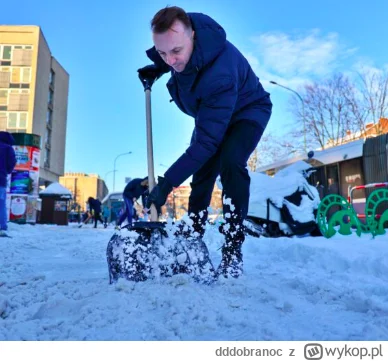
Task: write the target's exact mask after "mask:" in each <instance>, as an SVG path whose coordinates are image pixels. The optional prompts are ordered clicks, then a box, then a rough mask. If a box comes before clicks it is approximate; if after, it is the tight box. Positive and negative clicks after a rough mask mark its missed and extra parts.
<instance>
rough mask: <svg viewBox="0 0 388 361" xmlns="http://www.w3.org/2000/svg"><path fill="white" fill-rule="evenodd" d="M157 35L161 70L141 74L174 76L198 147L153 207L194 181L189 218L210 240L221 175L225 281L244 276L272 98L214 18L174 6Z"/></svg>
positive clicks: (152, 54) (156, 27) (160, 187)
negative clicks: (253, 181)
mask: <svg viewBox="0 0 388 361" xmlns="http://www.w3.org/2000/svg"><path fill="white" fill-rule="evenodd" d="M151 29H152V36H153V43H154V46H153V47H152V48H151V49H149V50H148V51H147V55H148V57H149V58H150V59H151V60H152V61H153V64H151V65H147V66H145V67H144V68H141V69H139V70H138V72H139V77H140V79H141V80H142V81H143V82H144V81H145V79H148V78H153V79H157V78H159V77H160V76H162V75H163V74H164V73H167V72H170V73H171V77H170V79H169V81H168V83H167V88H168V90H169V92H170V95H171V98H172V100H173V101H174V102H175V104H176V105H177V106H178V108H179V109H180V110H181V111H182V112H184V113H185V114H187V115H189V116H191V117H193V118H194V121H195V126H194V131H193V134H192V138H191V143H190V146H189V147H188V148H187V149H186V151H185V152H184V153H183V154H182V156H181V157H180V158H179V159H177V161H176V162H175V163H174V164H173V165H172V166H171V167H170V168H169V169H168V170H167V171H166V173H165V174H164V177H158V184H157V186H156V187H155V188H154V189H153V190H152V192H151V193H150V196H149V197H148V204H147V208H149V205H150V204H151V203H154V204H155V205H157V206H161V205H163V204H164V203H165V202H166V198H167V195H168V194H169V193H170V192H171V190H172V189H173V187H177V186H179V185H180V184H182V183H183V182H184V181H185V180H186V179H187V178H189V177H190V176H193V178H192V183H191V188H192V191H191V195H190V198H189V216H190V217H191V218H192V220H193V222H194V225H193V228H194V230H195V231H197V232H199V233H200V235H203V233H204V224H205V221H206V219H207V208H208V206H209V204H210V200H211V194H212V191H213V187H214V183H215V180H216V178H217V177H218V176H219V175H221V182H222V185H223V196H222V197H223V201H224V202H223V212H224V216H225V221H226V224H225V227H223V228H222V232H223V233H224V234H225V244H224V245H223V247H222V261H221V264H220V266H219V268H218V274H219V275H220V274H222V275H224V276H225V277H228V276H233V277H238V276H239V275H241V273H242V269H243V260H242V253H241V246H242V244H243V242H244V239H245V238H244V232H243V221H244V219H245V218H246V216H247V213H248V204H249V186H250V177H249V174H248V171H247V168H246V167H247V160H248V158H249V156H250V154H251V153H252V152H253V151H254V149H255V148H256V146H257V144H258V142H259V140H260V138H261V136H262V134H263V132H264V130H265V128H266V126H267V124H268V121H269V119H270V116H271V109H272V103H271V100H270V95H269V93H267V92H266V91H265V90H264V89H263V86H262V85H261V83H260V81H259V78H258V77H257V76H256V75H255V73H254V72H253V70H252V68H251V66H250V65H249V63H248V61H247V60H246V58H245V57H244V56H243V55H242V54H241V53H240V51H239V50H238V49H237V48H236V47H235V46H234V45H233V44H231V43H230V42H229V41H228V40H226V33H225V30H224V29H223V28H222V27H221V25H219V24H218V23H217V22H216V21H215V20H213V19H212V18H210V17H209V16H207V15H205V14H201V13H186V12H185V11H184V10H183V9H181V8H179V7H176V6H173V7H166V8H164V9H162V10H160V11H159V12H158V13H157V14H156V15H155V16H154V17H153V19H152V21H151Z"/></svg>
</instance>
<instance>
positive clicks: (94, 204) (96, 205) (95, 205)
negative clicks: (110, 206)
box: [88, 197, 106, 228]
mask: <svg viewBox="0 0 388 361" xmlns="http://www.w3.org/2000/svg"><path fill="white" fill-rule="evenodd" d="M88 203H89V209H90V212H91V213H92V214H93V218H94V228H97V221H100V222H101V223H102V224H104V221H103V220H102V218H101V202H100V201H99V200H98V199H95V198H93V197H89V198H88ZM105 228H106V227H105Z"/></svg>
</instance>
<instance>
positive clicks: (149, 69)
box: [137, 64, 164, 81]
mask: <svg viewBox="0 0 388 361" xmlns="http://www.w3.org/2000/svg"><path fill="white" fill-rule="evenodd" d="M137 71H138V73H139V78H140V80H141V81H144V80H145V79H153V80H156V79H159V78H160V77H161V76H162V75H163V74H164V71H163V70H162V69H161V68H160V67H158V66H157V65H155V64H150V65H146V66H145V67H144V68H140V69H137Z"/></svg>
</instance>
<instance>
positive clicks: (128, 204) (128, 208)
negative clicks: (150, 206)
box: [118, 196, 133, 226]
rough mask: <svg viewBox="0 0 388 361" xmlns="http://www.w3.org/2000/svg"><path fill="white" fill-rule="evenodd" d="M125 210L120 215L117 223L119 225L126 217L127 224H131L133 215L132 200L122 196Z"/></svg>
mask: <svg viewBox="0 0 388 361" xmlns="http://www.w3.org/2000/svg"><path fill="white" fill-rule="evenodd" d="M124 203H125V211H124V212H123V213H122V215H121V216H120V219H119V222H118V225H119V226H121V223H123V222H124V220H125V218H127V221H128V224H129V225H130V226H132V217H133V201H132V199H130V198H127V197H125V196H124Z"/></svg>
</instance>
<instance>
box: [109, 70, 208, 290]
mask: <svg viewBox="0 0 388 361" xmlns="http://www.w3.org/2000/svg"><path fill="white" fill-rule="evenodd" d="M139 78H140V80H141V82H142V84H143V86H144V91H145V97H146V121H147V161H148V183H149V191H150V192H151V191H152V189H153V188H154V187H155V176H154V159H153V142H152V117H151V88H152V85H153V83H154V82H155V81H156V79H157V76H156V75H155V76H152V75H151V76H150V77H149V78H142V77H140V76H139ZM150 211H151V214H150V218H151V221H150V222H135V223H134V225H133V226H130V227H127V230H128V231H129V234H128V235H127V236H122V235H121V233H119V234H115V235H113V237H112V238H111V240H110V241H109V243H108V247H107V260H108V268H109V279H110V283H113V282H115V281H117V280H118V278H119V277H124V278H126V279H127V280H130V281H135V282H139V281H145V280H147V279H149V278H155V277H160V276H163V277H168V276H172V275H174V274H177V273H189V274H191V275H192V276H193V277H194V278H197V279H198V280H199V281H202V280H204V279H207V278H206V277H203V275H204V274H205V275H207V274H209V273H212V272H213V271H214V268H213V265H212V263H211V261H210V258H209V252H208V249H207V247H206V245H205V243H203V241H202V240H199V241H198V240H197V241H191V242H187V241H185V240H182V239H180V240H178V239H175V238H172V239H170V238H169V237H168V235H167V232H166V230H165V225H166V223H164V222H158V214H157V210H156V207H155V205H152V206H151V209H150ZM210 278H211V277H210Z"/></svg>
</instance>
